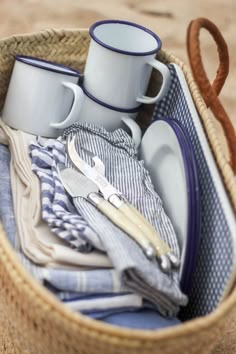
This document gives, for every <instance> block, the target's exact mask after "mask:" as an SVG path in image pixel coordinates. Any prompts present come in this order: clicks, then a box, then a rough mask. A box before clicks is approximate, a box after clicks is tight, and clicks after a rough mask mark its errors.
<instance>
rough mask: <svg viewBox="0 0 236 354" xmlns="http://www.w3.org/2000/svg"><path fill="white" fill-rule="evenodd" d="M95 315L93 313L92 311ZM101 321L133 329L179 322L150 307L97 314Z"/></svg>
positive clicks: (162, 326)
mask: <svg viewBox="0 0 236 354" xmlns="http://www.w3.org/2000/svg"><path fill="white" fill-rule="evenodd" d="M94 317H95V313H94ZM99 319H100V320H102V321H103V322H106V323H109V324H112V325H116V326H120V327H127V328H135V329H147V330H148V329H160V328H166V327H170V326H176V325H178V324H180V323H181V322H180V321H179V320H178V319H177V318H166V317H163V316H161V315H160V314H159V313H158V312H156V311H153V310H152V309H146V308H144V309H140V310H135V311H130V310H129V311H127V310H124V311H120V312H119V313H118V312H117V313H115V312H113V313H111V314H110V313H109V312H107V313H105V312H104V313H103V316H99Z"/></svg>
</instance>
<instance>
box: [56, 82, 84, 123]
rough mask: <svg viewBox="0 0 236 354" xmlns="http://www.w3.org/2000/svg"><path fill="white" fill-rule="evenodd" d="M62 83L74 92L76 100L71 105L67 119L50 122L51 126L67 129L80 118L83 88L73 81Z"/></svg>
mask: <svg viewBox="0 0 236 354" xmlns="http://www.w3.org/2000/svg"><path fill="white" fill-rule="evenodd" d="M62 85H63V86H65V87H67V88H69V89H70V90H71V91H72V92H73V94H74V102H73V105H72V107H71V110H70V113H69V114H68V116H67V117H66V118H65V120H63V121H62V122H60V123H51V124H50V126H51V127H53V128H56V129H65V128H67V127H69V126H70V125H71V124H73V123H75V122H76V121H78V120H79V113H80V109H81V107H82V104H83V99H84V93H83V90H82V89H81V87H79V86H78V85H77V84H73V83H72V82H63V83H62Z"/></svg>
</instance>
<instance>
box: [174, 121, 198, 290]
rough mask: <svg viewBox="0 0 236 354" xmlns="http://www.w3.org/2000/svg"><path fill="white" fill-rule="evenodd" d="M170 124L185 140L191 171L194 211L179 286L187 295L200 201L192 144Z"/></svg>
mask: <svg viewBox="0 0 236 354" xmlns="http://www.w3.org/2000/svg"><path fill="white" fill-rule="evenodd" d="M172 124H175V126H176V128H177V129H179V131H180V132H181V135H182V139H183V141H184V140H185V145H186V152H187V154H188V161H189V162H190V164H189V167H190V168H191V170H192V173H191V185H192V187H191V190H193V191H194V192H193V194H192V198H191V199H192V204H191V208H192V211H193V210H194V213H193V216H194V218H193V219H194V220H193V221H194V222H192V232H191V234H190V238H188V239H187V245H186V253H187V254H188V255H189V257H190V260H189V257H188V258H185V263H184V266H183V272H182V274H183V276H182V277H181V280H180V284H181V289H182V290H183V291H184V292H185V293H189V292H190V290H191V282H192V278H193V276H192V275H193V272H194V269H195V268H196V262H197V255H198V249H199V244H200V229H201V217H200V216H201V215H200V214H201V212H200V210H201V201H200V190H199V180H198V172H197V164H196V159H195V154H194V151H193V147H192V144H191V142H190V140H189V138H188V137H187V135H186V133H185V130H184V128H183V126H182V125H181V123H180V122H179V121H176V120H175V119H172Z"/></svg>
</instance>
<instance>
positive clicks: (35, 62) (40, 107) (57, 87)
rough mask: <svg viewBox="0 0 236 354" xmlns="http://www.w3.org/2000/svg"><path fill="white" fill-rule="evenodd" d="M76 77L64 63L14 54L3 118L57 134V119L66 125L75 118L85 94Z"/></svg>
mask: <svg viewBox="0 0 236 354" xmlns="http://www.w3.org/2000/svg"><path fill="white" fill-rule="evenodd" d="M79 77H80V73H79V72H78V71H76V70H73V69H71V68H69V67H67V66H64V65H61V64H56V63H53V62H49V61H45V60H41V59H37V58H32V57H28V56H20V55H19V56H16V60H15V64H14V67H13V72H12V75H11V79H10V84H9V87H8V91H7V96H6V99H5V103H4V107H3V111H2V120H3V121H4V122H5V123H6V124H8V125H9V126H10V127H12V128H15V129H19V130H22V131H25V132H27V133H30V134H33V135H41V136H44V137H52V138H55V137H58V136H59V135H60V134H61V130H60V128H58V127H57V123H61V122H63V124H64V127H67V126H69V125H71V124H72V123H74V122H75V121H77V120H78V116H79V111H80V108H81V106H82V102H83V98H84V94H83V91H82V90H81V88H80V87H79V86H78V81H79Z"/></svg>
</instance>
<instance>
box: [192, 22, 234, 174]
mask: <svg viewBox="0 0 236 354" xmlns="http://www.w3.org/2000/svg"><path fill="white" fill-rule="evenodd" d="M201 28H205V29H206V30H207V31H208V32H209V33H210V34H211V35H212V37H213V38H214V41H215V42H216V44H217V49H218V54H219V67H218V70H217V73H216V78H215V80H214V81H213V84H212V85H211V83H210V82H209V80H208V77H207V74H206V72H205V69H204V66H203V62H202V58H201V52H200V42H199V35H200V29H201ZM187 51H188V56H189V62H190V66H191V69H192V73H193V76H194V79H195V81H196V83H197V85H198V87H199V90H200V92H201V95H202V97H203V99H204V101H205V103H206V105H207V107H209V108H210V109H211V110H212V112H213V114H214V116H215V118H216V119H217V120H218V121H219V122H220V123H221V125H222V127H223V130H224V133H225V136H226V138H227V141H228V147H229V152H230V165H231V166H232V169H233V171H234V174H236V134H235V130H234V127H233V124H232V122H231V120H230V118H229V116H228V115H227V113H226V111H225V109H224V107H223V106H222V104H221V102H220V100H219V98H218V95H219V93H220V91H221V89H222V87H223V85H224V83H225V80H226V78H227V75H228V72H229V55H228V47H227V44H226V43H225V40H224V38H223V36H222V34H221V33H220V31H219V29H218V28H217V27H216V25H214V24H213V23H212V22H211V21H209V20H208V19H206V18H197V19H196V20H193V21H191V22H190V24H189V26H188V30H187Z"/></svg>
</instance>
